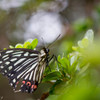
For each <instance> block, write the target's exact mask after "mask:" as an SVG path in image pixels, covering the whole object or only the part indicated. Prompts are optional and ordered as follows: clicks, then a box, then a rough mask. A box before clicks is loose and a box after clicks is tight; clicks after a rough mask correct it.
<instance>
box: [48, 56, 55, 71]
mask: <svg viewBox="0 0 100 100" xmlns="http://www.w3.org/2000/svg"><path fill="white" fill-rule="evenodd" d="M53 58H54V55H52V56H51V58H49V59H48V60H47V66H48V67H49V69H50V71H51V68H50V66H49V62H50V61H51V60H52V59H53Z"/></svg>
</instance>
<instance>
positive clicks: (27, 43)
mask: <svg viewBox="0 0 100 100" xmlns="http://www.w3.org/2000/svg"><path fill="white" fill-rule="evenodd" d="M37 44H38V40H37V39H34V40H32V39H29V40H27V41H25V42H24V44H21V43H18V44H16V45H15V47H13V46H11V45H10V46H9V47H10V48H27V49H32V50H33V49H35V47H36V46H37Z"/></svg>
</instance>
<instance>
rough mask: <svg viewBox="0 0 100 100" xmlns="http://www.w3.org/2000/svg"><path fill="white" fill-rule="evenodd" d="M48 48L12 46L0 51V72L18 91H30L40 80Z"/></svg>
mask: <svg viewBox="0 0 100 100" xmlns="http://www.w3.org/2000/svg"><path fill="white" fill-rule="evenodd" d="M49 60H50V57H49V49H47V48H43V49H41V50H40V51H37V50H31V49H24V48H14V49H7V50H2V51H0V72H1V73H2V74H3V75H5V76H7V77H8V79H9V83H10V85H11V86H13V87H14V89H16V87H17V84H19V82H21V88H20V90H19V91H22V92H28V93H32V92H34V91H35V90H36V89H37V87H38V84H39V83H40V82H41V79H42V76H43V72H44V70H45V68H46V66H48V64H49Z"/></svg>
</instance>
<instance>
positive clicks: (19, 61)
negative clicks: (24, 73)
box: [14, 58, 26, 66]
mask: <svg viewBox="0 0 100 100" xmlns="http://www.w3.org/2000/svg"><path fill="white" fill-rule="evenodd" d="M25 59H26V58H21V59H20V60H18V61H17V62H16V63H15V64H14V66H16V65H17V64H19V63H21V62H22V61H24V60H25Z"/></svg>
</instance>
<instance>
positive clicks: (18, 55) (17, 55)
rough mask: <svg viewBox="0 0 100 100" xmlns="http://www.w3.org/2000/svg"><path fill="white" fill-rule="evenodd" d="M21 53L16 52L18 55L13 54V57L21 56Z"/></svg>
mask: <svg viewBox="0 0 100 100" xmlns="http://www.w3.org/2000/svg"><path fill="white" fill-rule="evenodd" d="M20 56H21V54H16V55H13V57H20Z"/></svg>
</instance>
